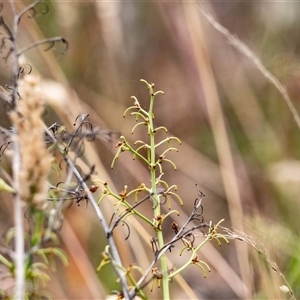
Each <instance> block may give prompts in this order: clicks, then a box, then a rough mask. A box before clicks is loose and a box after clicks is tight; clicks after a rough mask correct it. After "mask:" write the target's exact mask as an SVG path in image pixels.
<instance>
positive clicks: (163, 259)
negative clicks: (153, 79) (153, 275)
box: [141, 80, 170, 299]
mask: <svg viewBox="0 0 300 300" xmlns="http://www.w3.org/2000/svg"><path fill="white" fill-rule="evenodd" d="M141 81H143V82H145V83H146V84H147V86H148V90H149V93H150V106H149V135H150V174H151V190H152V194H153V207H154V218H156V217H158V216H159V215H160V203H159V198H160V196H159V195H158V194H157V193H156V174H155V162H156V158H155V132H154V127H153V116H154V115H153V105H154V99H155V96H156V95H157V93H154V91H153V85H151V84H149V83H147V82H146V81H144V80H141ZM156 234H157V240H158V245H159V249H161V248H162V247H164V245H165V244H164V238H163V233H162V230H161V227H160V226H158V227H157V228H156ZM160 264H161V272H162V274H163V277H162V288H163V299H170V290H169V278H168V266H167V258H166V255H165V254H164V255H162V257H161V258H160Z"/></svg>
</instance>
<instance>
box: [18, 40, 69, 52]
mask: <svg viewBox="0 0 300 300" xmlns="http://www.w3.org/2000/svg"><path fill="white" fill-rule="evenodd" d="M55 42H62V43H63V44H65V49H64V51H63V52H62V54H64V53H65V52H66V51H67V50H68V47H69V43H68V42H67V41H66V40H65V39H64V38H63V37H60V36H57V37H53V38H47V39H43V40H40V41H37V42H35V43H32V44H30V45H28V46H26V47H24V48H22V49H20V50H19V51H18V53H17V55H18V56H19V57H20V56H21V55H22V54H24V53H25V52H27V51H29V50H31V49H33V48H35V47H38V46H40V45H45V44H50V45H49V46H48V47H47V48H46V49H45V51H49V50H50V49H51V48H53V47H54V44H55Z"/></svg>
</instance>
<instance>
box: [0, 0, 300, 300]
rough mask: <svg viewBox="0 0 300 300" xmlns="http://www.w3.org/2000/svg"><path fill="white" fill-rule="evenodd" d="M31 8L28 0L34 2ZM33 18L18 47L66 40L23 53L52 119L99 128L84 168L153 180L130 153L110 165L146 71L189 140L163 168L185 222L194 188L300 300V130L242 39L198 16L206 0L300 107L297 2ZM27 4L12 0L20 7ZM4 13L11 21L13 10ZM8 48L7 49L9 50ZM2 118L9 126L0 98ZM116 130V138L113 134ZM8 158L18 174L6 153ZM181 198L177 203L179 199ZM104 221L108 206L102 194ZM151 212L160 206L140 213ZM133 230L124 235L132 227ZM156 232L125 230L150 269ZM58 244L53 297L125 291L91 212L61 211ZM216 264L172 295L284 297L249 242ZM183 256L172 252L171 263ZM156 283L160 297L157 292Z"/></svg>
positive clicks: (140, 4)
mask: <svg viewBox="0 0 300 300" xmlns="http://www.w3.org/2000/svg"><path fill="white" fill-rule="evenodd" d="M27 3H28V2H27ZM46 3H47V5H48V6H49V12H48V13H47V14H45V15H43V14H42V12H43V10H44V8H45V7H44V6H42V5H40V6H37V14H36V15H35V18H28V17H27V16H25V17H24V18H23V19H22V22H21V23H20V27H19V37H18V38H19V40H18V44H19V45H20V47H21V46H24V45H27V44H29V43H31V42H34V41H37V40H39V39H43V38H45V37H52V36H63V37H64V38H65V39H66V40H67V41H68V43H69V49H68V51H67V52H66V54H65V55H63V56H61V52H62V49H63V47H62V46H61V45H60V44H56V45H55V47H54V48H53V49H51V50H50V51H47V52H45V51H43V50H44V48H45V47H39V48H37V49H34V50H32V51H30V52H28V53H27V55H26V60H27V61H28V62H29V63H30V64H31V65H32V67H33V73H34V74H38V75H39V76H40V77H41V78H42V79H43V80H44V89H45V92H46V93H47V95H48V109H47V112H48V113H47V115H46V116H45V122H46V123H47V125H51V124H52V123H53V122H56V121H57V122H59V123H60V124H65V125H66V126H67V127H69V128H70V129H72V126H73V125H72V124H73V122H74V120H75V118H76V116H77V115H78V114H81V113H88V114H90V121H91V122H92V123H93V124H94V125H95V126H99V128H100V129H101V130H102V132H103V135H102V136H100V139H98V140H96V141H95V142H94V143H93V144H89V145H87V146H86V150H85V154H84V157H83V158H82V159H83V161H84V162H85V163H87V165H89V166H91V165H92V164H96V170H97V177H99V178H101V179H103V180H105V179H106V178H108V179H109V180H110V182H111V183H112V184H113V185H114V186H115V188H116V190H118V191H120V190H122V189H123V187H124V185H128V187H129V188H136V187H137V186H138V185H139V184H140V183H142V182H144V183H146V184H149V175H148V172H147V168H145V167H144V166H143V165H142V164H141V163H138V162H133V161H132V160H131V157H130V156H128V155H124V156H123V157H122V158H121V159H120V160H119V161H118V162H117V164H116V167H115V168H114V169H113V170H111V169H110V163H111V160H112V158H113V155H114V153H115V144H116V143H117V140H118V135H119V134H122V135H126V136H127V137H128V139H129V140H130V141H134V140H137V139H142V138H144V137H145V132H144V131H143V130H137V131H136V132H135V134H134V135H133V136H132V135H131V134H130V131H131V128H132V126H133V125H134V124H135V122H134V119H133V118H129V117H128V118H125V119H123V117H122V114H123V112H124V110H125V109H126V108H127V107H128V106H130V105H131V104H132V103H133V100H132V99H131V98H130V97H131V96H132V95H135V96H136V97H137V98H138V99H139V101H140V103H141V105H142V106H143V107H144V108H147V105H148V103H149V97H148V93H147V89H146V87H145V85H144V84H142V83H140V81H139V80H140V79H141V78H143V79H146V80H147V81H149V82H154V83H155V86H156V89H158V90H163V91H164V92H165V95H164V96H158V97H157V99H156V105H155V109H154V112H155V123H156V125H157V126H162V125H163V126H166V127H167V128H168V129H169V135H174V136H177V137H178V138H179V139H180V140H181V141H182V145H181V146H180V147H179V152H178V153H176V154H173V155H172V156H171V157H172V159H173V160H174V162H175V163H176V165H177V168H178V170H177V171H176V172H175V171H174V170H173V169H172V167H171V166H168V165H166V166H165V168H164V173H165V175H164V179H165V180H166V181H168V182H169V184H170V185H171V184H177V185H178V194H179V195H180V196H181V197H182V199H183V201H184V206H183V212H182V213H181V215H180V217H178V218H177V219H176V220H177V221H178V223H183V221H184V219H185V218H186V216H187V215H188V214H189V212H190V211H191V209H192V206H193V202H194V199H195V198H196V196H197V193H198V192H197V190H196V188H195V183H197V184H198V185H199V186H200V188H201V190H202V191H203V192H204V193H205V194H206V197H205V199H204V202H203V205H204V218H205V221H207V222H209V221H212V222H213V223H216V222H218V221H219V220H220V219H223V218H225V222H224V223H223V225H224V226H227V227H228V228H232V227H233V228H235V229H237V230H240V231H243V232H245V233H247V234H249V235H250V236H252V238H253V239H254V240H255V241H256V242H257V243H259V244H261V245H262V247H264V248H265V249H266V252H267V253H268V255H269V257H270V259H271V260H272V261H275V262H276V263H277V265H278V266H279V268H280V269H281V271H282V272H283V274H284V275H285V276H286V278H287V280H288V281H289V283H290V285H291V287H292V288H293V290H294V292H295V295H296V297H297V296H298V297H300V285H299V282H300V256H299V249H300V240H299V227H300V222H299V213H300V205H299V192H300V188H299V181H300V154H299V147H300V130H299V127H298V126H297V124H296V122H295V120H294V119H293V116H292V113H291V112H290V110H289V108H288V106H287V104H286V102H285V101H284V99H283V97H282V95H281V94H280V93H279V92H278V91H277V89H276V88H275V87H274V86H273V85H272V84H271V83H269V81H268V80H267V79H266V76H265V75H264V74H262V73H261V72H260V71H259V70H258V69H257V68H256V67H255V65H254V64H253V61H252V60H251V59H249V58H247V57H245V56H244V55H243V54H241V53H240V51H237V49H235V48H234V47H232V46H231V45H230V44H229V43H228V40H227V39H226V37H225V36H224V35H222V34H220V33H219V32H218V31H216V29H215V28H214V27H213V26H212V25H211V24H210V23H209V22H208V21H207V19H206V18H205V17H204V16H203V14H202V13H201V10H200V8H199V5H201V6H202V7H203V8H204V9H205V10H206V11H207V12H209V13H210V14H211V15H212V16H214V18H215V20H216V21H217V22H219V23H220V24H222V25H223V26H224V27H226V28H227V29H228V30H229V31H230V32H231V33H232V34H234V35H236V36H237V37H238V38H239V39H240V40H241V41H242V42H244V43H245V44H246V45H248V47H249V48H250V49H251V50H252V51H253V54H254V55H256V56H257V57H259V59H260V60H261V62H262V63H263V65H264V66H265V67H266V68H267V70H269V71H270V72H271V73H272V74H273V75H274V76H276V77H277V78H278V79H279V80H280V82H281V83H282V84H283V85H284V86H285V87H286V89H287V91H288V94H289V95H290V97H291V99H292V102H293V104H294V106H295V107H296V109H297V111H300V102H299V92H300V84H299V78H300V68H299V67H300V60H299V54H300V43H299V42H300V39H299V36H300V35H299V33H300V18H299V15H300V3H297V2H289V1H282V2H277V1H268V2H257V1H238V2H237V1H211V2H203V1H199V2H197V1H161V2H160V1H87V2H84V1H70V2H68V1H46ZM24 5H25V2H24V3H23V2H22V1H20V2H16V3H15V6H16V10H17V11H20V10H21V9H22V8H23V7H24ZM2 15H3V18H4V19H5V21H6V22H7V24H8V26H11V24H12V21H13V12H12V9H11V6H10V4H9V3H7V2H6V1H4V2H3V9H2ZM2 55H4V53H2ZM10 74H11V62H10V60H8V61H7V62H6V63H5V62H4V61H2V62H1V69H0V84H1V85H3V86H4V85H5V84H10V82H11V75H10ZM1 107H2V108H1V120H0V123H1V126H6V127H8V126H9V123H8V118H7V116H6V111H5V104H4V103H3V102H1ZM110 131H111V132H112V133H113V134H112V135H111V137H112V138H110V139H106V134H105V133H107V132H110ZM1 164H2V166H3V167H4V168H6V169H7V170H9V161H8V160H3V161H2V162H1ZM7 197H8V196H7V195H1V202H2V203H3V205H1V206H0V217H1V218H0V228H1V229H0V233H1V236H2V238H3V237H4V234H5V232H6V231H7V230H8V228H9V227H11V226H13V217H12V206H11V203H10V201H9V200H10V199H9V198H7ZM174 205H175V204H174ZM101 207H102V208H103V210H104V211H106V215H107V219H108V220H109V219H110V216H111V203H110V202H109V201H108V202H106V203H105V201H104V202H102V204H101ZM144 210H145V213H147V212H148V211H151V203H149V204H147V205H146V206H145V208H144ZM125 234H126V233H125ZM151 235H153V233H152V232H151V230H150V229H149V228H143V226H140V227H139V226H136V228H135V227H134V224H133V225H132V230H131V236H130V238H129V240H128V241H124V233H122V232H121V231H120V234H118V235H116V238H117V241H118V245H119V246H120V249H121V255H122V257H123V260H124V264H125V265H129V264H138V265H140V266H142V267H144V268H146V267H147V265H148V263H149V261H151V248H150V246H149V237H150V236H151ZM60 240H61V246H62V247H63V248H64V249H65V250H66V251H67V253H68V256H69V259H70V266H69V267H68V268H67V269H64V268H60V266H59V265H58V266H57V268H58V272H56V273H53V274H52V275H51V276H52V278H53V280H52V281H51V284H50V285H49V290H50V292H51V293H52V294H53V295H54V298H55V299H63V298H64V299H92V298H93V299H104V298H105V295H106V294H109V293H111V290H113V289H117V288H118V286H117V284H115V275H114V274H113V272H112V270H111V269H109V268H104V269H103V271H101V272H99V273H96V272H95V269H96V268H97V266H98V264H99V262H100V260H101V252H102V251H103V250H104V247H105V238H104V236H103V232H102V230H101V227H100V224H99V222H98V221H97V219H96V217H95V215H94V212H93V210H92V208H91V207H90V206H89V207H88V208H87V209H85V207H84V205H81V206H79V207H78V206H76V205H73V206H71V207H70V208H68V209H66V210H65V222H64V224H63V227H62V229H61V231H60ZM199 255H200V257H201V259H203V260H204V261H206V262H207V263H208V264H209V265H210V266H211V268H212V271H211V273H210V274H208V277H207V278H206V279H204V278H203V276H202V273H201V272H200V270H199V269H197V268H196V267H195V266H191V267H190V268H189V269H188V270H187V271H186V272H184V273H183V274H182V277H179V278H178V279H176V280H174V281H173V283H172V285H171V288H172V299H195V298H198V299H286V298H288V295H285V294H284V293H282V292H281V291H280V289H279V286H280V285H282V284H283V281H282V278H280V276H278V274H276V273H275V272H274V271H273V270H272V269H270V267H269V266H268V265H267V264H265V262H264V261H263V260H262V259H261V258H260V256H259V254H258V253H257V252H256V251H255V250H254V249H253V248H251V247H248V246H247V245H246V244H245V243H242V242H240V241H232V242H231V243H230V245H228V246H227V245H226V244H223V245H222V247H221V248H220V247H218V246H217V245H216V244H215V243H211V244H209V245H206V246H205V247H204V248H203V251H201V253H200V254H199ZM181 263H182V258H180V257H179V256H178V255H176V253H174V254H172V256H171V263H170V267H172V266H178V265H180V264H181ZM146 292H147V294H148V296H149V298H151V299H159V298H160V297H161V296H160V292H159V291H154V292H152V294H151V293H150V288H149V289H148V288H146Z"/></svg>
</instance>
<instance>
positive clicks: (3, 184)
mask: <svg viewBox="0 0 300 300" xmlns="http://www.w3.org/2000/svg"><path fill="white" fill-rule="evenodd" d="M0 191H4V192H9V193H14V192H15V190H14V189H13V188H12V187H11V186H10V185H8V184H7V183H6V182H5V181H4V180H3V179H2V178H0Z"/></svg>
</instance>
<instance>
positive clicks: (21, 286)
mask: <svg viewBox="0 0 300 300" xmlns="http://www.w3.org/2000/svg"><path fill="white" fill-rule="evenodd" d="M10 2H11V7H12V10H13V13H14V22H13V30H12V33H11V38H12V42H13V66H12V69H13V70H12V74H13V91H12V106H13V108H15V105H16V99H17V94H18V73H19V58H18V49H17V43H16V39H17V32H18V21H19V18H18V16H17V14H16V11H15V6H14V2H13V1H12V0H11V1H10ZM14 133H15V136H18V132H17V129H16V128H14ZM13 149H14V157H13V160H12V161H13V163H12V169H13V183H14V185H13V187H14V190H15V194H14V223H15V251H16V255H15V279H16V282H15V299H24V293H25V266H24V258H25V252H24V251H25V249H24V228H23V222H22V220H23V211H22V202H21V199H20V195H19V193H18V191H19V186H20V183H19V172H20V167H21V155H20V148H19V144H18V141H14V142H13Z"/></svg>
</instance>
